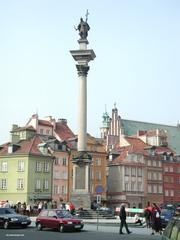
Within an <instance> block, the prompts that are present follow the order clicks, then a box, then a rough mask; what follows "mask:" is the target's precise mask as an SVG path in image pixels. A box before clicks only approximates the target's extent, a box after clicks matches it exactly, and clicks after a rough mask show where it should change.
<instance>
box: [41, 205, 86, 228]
mask: <svg viewBox="0 0 180 240" xmlns="http://www.w3.org/2000/svg"><path fill="white" fill-rule="evenodd" d="M36 227H37V230H38V231H40V230H42V229H43V228H52V229H58V230H59V231H60V232H64V231H65V230H75V231H80V230H81V229H82V228H83V227H84V223H83V221H82V220H80V219H77V218H74V217H73V216H72V215H71V213H70V212H69V211H67V210H60V209H43V210H42V211H41V212H40V214H39V215H38V217H37V218H36Z"/></svg>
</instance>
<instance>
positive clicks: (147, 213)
mask: <svg viewBox="0 0 180 240" xmlns="http://www.w3.org/2000/svg"><path fill="white" fill-rule="evenodd" d="M144 218H145V222H146V227H147V228H150V227H151V211H150V209H149V208H148V207H146V208H145V209H144Z"/></svg>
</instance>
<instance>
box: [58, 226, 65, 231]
mask: <svg viewBox="0 0 180 240" xmlns="http://www.w3.org/2000/svg"><path fill="white" fill-rule="evenodd" d="M59 231H60V232H61V233H63V232H64V225H60V226H59Z"/></svg>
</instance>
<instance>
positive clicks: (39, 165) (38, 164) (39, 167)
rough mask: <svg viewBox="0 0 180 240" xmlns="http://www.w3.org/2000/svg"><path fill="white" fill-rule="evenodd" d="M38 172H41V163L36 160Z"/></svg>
mask: <svg viewBox="0 0 180 240" xmlns="http://www.w3.org/2000/svg"><path fill="white" fill-rule="evenodd" d="M36 172H41V163H40V162H36Z"/></svg>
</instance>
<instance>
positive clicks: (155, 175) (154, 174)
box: [153, 172, 157, 180]
mask: <svg viewBox="0 0 180 240" xmlns="http://www.w3.org/2000/svg"><path fill="white" fill-rule="evenodd" d="M153 180H157V173H156V172H153Z"/></svg>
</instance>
